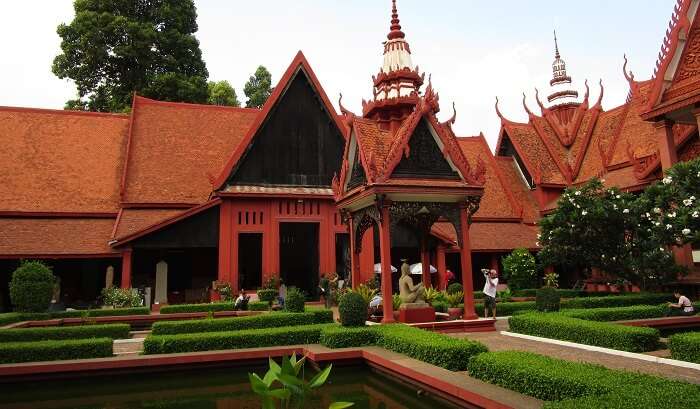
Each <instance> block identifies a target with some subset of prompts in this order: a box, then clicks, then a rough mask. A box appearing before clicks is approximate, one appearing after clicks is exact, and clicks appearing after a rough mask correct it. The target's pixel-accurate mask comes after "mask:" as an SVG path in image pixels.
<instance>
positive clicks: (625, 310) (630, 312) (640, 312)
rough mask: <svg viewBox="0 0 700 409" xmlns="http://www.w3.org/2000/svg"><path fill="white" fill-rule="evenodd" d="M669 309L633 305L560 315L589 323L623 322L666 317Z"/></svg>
mask: <svg viewBox="0 0 700 409" xmlns="http://www.w3.org/2000/svg"><path fill="white" fill-rule="evenodd" d="M667 309H668V308H667V307H666V305H632V306H628V307H609V308H586V309H584V308H580V309H566V310H563V311H562V312H560V314H561V315H565V316H567V317H571V318H579V319H582V320H587V321H623V320H635V319H645V318H660V317H663V316H665V315H666V312H667Z"/></svg>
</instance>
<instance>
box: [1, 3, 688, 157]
mask: <svg viewBox="0 0 700 409" xmlns="http://www.w3.org/2000/svg"><path fill="white" fill-rule="evenodd" d="M2 3H3V4H2V11H1V12H0V38H2V39H3V41H2V42H0V105H4V106H23V107H36V108H58V109H60V108H62V107H63V105H64V102H65V101H66V100H68V99H72V98H75V96H76V91H75V87H74V85H73V84H72V83H71V82H70V81H69V80H61V79H59V78H57V77H56V76H54V75H53V74H52V73H51V63H52V61H53V58H54V57H55V56H56V55H57V54H58V53H59V52H60V38H59V37H58V35H57V34H56V27H57V26H58V25H59V24H60V23H69V22H70V21H71V20H72V18H73V1H72V0H24V1H7V0H5V1H3V2H2ZM675 3H676V0H615V1H611V0H588V1H585V2H582V1H569V0H559V1H552V0H546V1H545V0H527V1H518V0H502V1H486V0H432V1H426V0H398V9H399V16H400V19H401V25H402V26H403V31H404V32H405V33H406V39H407V41H408V42H409V43H410V45H411V51H412V53H413V62H414V63H415V64H417V65H418V66H419V67H420V70H421V71H424V72H426V73H428V74H432V81H433V87H434V88H435V90H436V91H437V92H438V93H439V95H440V103H441V108H442V111H441V112H440V113H439V114H438V117H439V118H440V119H441V120H447V119H448V118H449V117H451V116H452V103H453V102H454V104H455V105H456V109H457V122H456V124H455V125H454V126H453V129H454V131H455V133H456V134H457V135H458V136H471V135H478V134H479V133H480V132H483V133H484V135H485V136H486V138H487V140H488V142H489V144H490V145H491V147H492V148H493V147H494V146H495V144H496V141H497V139H498V132H499V128H500V119H499V118H498V117H497V115H496V112H495V110H494V103H495V98H496V97H499V99H500V101H501V102H500V109H501V112H502V113H503V114H504V115H505V116H506V117H507V118H508V119H511V120H514V121H522V122H526V121H527V115H526V113H525V110H524V109H523V107H522V93H523V92H526V93H527V96H528V104H529V106H530V107H531V109H532V110H533V112H539V111H538V110H536V109H535V108H536V107H537V104H536V102H535V100H534V89H535V87H538V88H539V89H540V92H541V95H547V94H548V92H547V91H548V90H549V80H550V79H551V77H552V70H551V64H552V61H553V59H554V44H553V42H554V41H553V36H552V31H553V30H554V29H556V30H557V36H558V38H559V48H560V51H561V54H562V58H563V59H564V60H565V61H566V63H567V69H568V74H569V75H570V76H571V77H572V78H573V80H574V84H573V86H574V87H575V89H577V90H578V91H579V93H580V95H583V93H584V85H583V83H584V80H585V79H588V80H589V84H591V96H590V98H591V101H592V102H591V103H593V102H594V101H595V100H597V98H598V94H599V89H598V86H597V83H598V81H599V80H600V79H602V80H603V84H604V86H605V95H604V98H603V108H604V109H606V110H607V109H611V108H614V107H616V106H618V105H620V104H622V103H624V101H625V97H626V95H627V92H628V84H627V82H626V80H625V78H624V77H623V74H622V64H623V54H627V57H628V59H629V61H630V62H629V68H630V69H631V70H632V71H633V72H634V74H635V76H636V78H637V79H647V78H649V77H651V75H652V74H653V68H654V65H655V62H656V59H657V55H658V52H659V49H660V46H661V42H662V39H663V36H664V32H665V30H666V28H667V27H668V22H669V20H670V17H671V13H672V11H673V6H674V4H675ZM195 4H196V6H197V12H198V16H199V17H198V24H199V31H198V32H197V33H196V36H197V38H198V39H199V41H200V46H201V49H202V52H203V57H204V61H205V62H206V64H207V68H208V70H209V75H210V79H211V80H217V81H219V80H228V81H229V82H230V83H231V84H232V85H233V86H234V87H235V88H236V91H237V93H238V95H239V99H245V98H244V96H243V84H244V83H245V82H246V80H247V78H248V77H249V76H250V75H251V74H252V73H253V72H254V71H255V68H256V67H257V66H258V65H264V66H266V67H267V68H268V69H269V70H270V72H271V73H272V77H273V83H276V82H277V81H278V80H279V78H280V76H281V75H282V74H283V72H284V71H285V70H286V68H287V66H288V65H289V63H290V62H291V60H292V58H293V57H294V55H295V54H296V52H297V51H298V50H302V51H303V52H304V54H305V55H306V57H307V59H308V60H309V62H310V64H311V67H312V68H313V70H314V72H315V73H316V75H317V76H318V78H319V80H320V82H321V85H322V86H323V88H324V90H325V91H326V93H327V94H328V96H329V98H330V99H331V101H333V103H334V105H335V106H336V109H337V101H338V96H339V93H341V92H342V93H343V105H344V106H345V107H346V108H348V109H350V110H352V111H354V112H355V113H360V114H361V111H362V98H365V99H369V98H370V97H371V77H372V75H375V74H377V72H378V70H379V67H380V66H381V62H382V51H383V46H382V42H383V41H384V40H385V39H386V34H387V33H388V31H389V20H390V11H391V1H390V0H293V1H290V0H264V1H263V0H259V1H240V0H195ZM1 137H2V135H0V138H1Z"/></svg>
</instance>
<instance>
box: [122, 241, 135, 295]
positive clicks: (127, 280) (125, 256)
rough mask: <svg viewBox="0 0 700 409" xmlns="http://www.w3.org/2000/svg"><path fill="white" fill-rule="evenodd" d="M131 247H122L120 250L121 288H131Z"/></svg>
mask: <svg viewBox="0 0 700 409" xmlns="http://www.w3.org/2000/svg"><path fill="white" fill-rule="evenodd" d="M133 251H134V250H133V249H124V250H123V251H122V282H121V287H122V288H131V257H132V255H133Z"/></svg>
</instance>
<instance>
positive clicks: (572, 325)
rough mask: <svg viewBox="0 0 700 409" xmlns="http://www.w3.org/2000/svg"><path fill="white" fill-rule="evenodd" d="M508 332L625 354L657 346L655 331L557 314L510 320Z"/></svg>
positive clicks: (516, 317)
mask: <svg viewBox="0 0 700 409" xmlns="http://www.w3.org/2000/svg"><path fill="white" fill-rule="evenodd" d="M508 324H509V326H510V331H513V332H517V333H520V334H527V335H534V336H539V337H545V338H553V339H560V340H564V341H571V342H577V343H581V344H586V345H595V346H600V347H605V348H613V349H619V350H622V351H629V352H646V351H653V350H655V349H656V348H657V347H658V345H659V331H658V330H657V329H655V328H644V327H628V326H624V325H617V324H610V323H606V322H595V321H585V320H582V319H578V318H571V317H567V316H565V315H561V314H552V313H549V314H543V313H531V314H522V315H516V316H513V317H511V318H510V319H509V320H508Z"/></svg>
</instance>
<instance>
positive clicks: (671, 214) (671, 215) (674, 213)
mask: <svg viewBox="0 0 700 409" xmlns="http://www.w3.org/2000/svg"><path fill="white" fill-rule="evenodd" d="M668 217H670V218H672V219H673V218H674V217H676V212H673V213H669V214H668Z"/></svg>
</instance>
